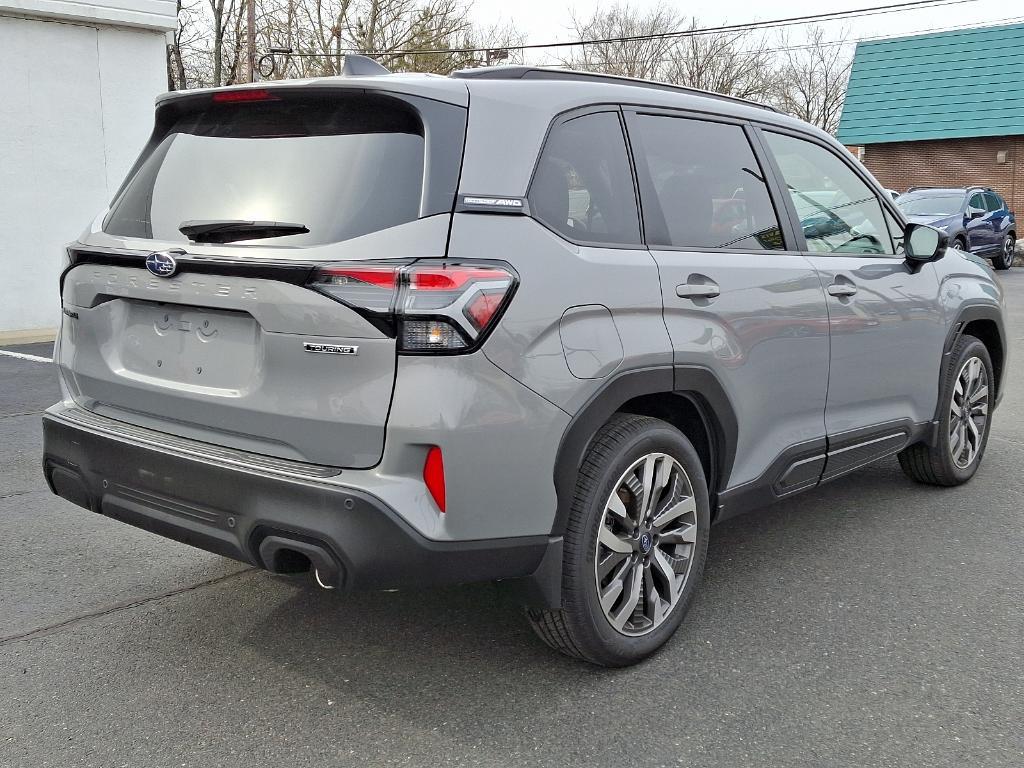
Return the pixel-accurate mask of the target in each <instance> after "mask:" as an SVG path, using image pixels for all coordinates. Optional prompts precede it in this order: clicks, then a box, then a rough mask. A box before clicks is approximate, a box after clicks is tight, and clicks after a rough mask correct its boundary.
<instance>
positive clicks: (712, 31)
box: [291, 0, 980, 57]
mask: <svg viewBox="0 0 1024 768" xmlns="http://www.w3.org/2000/svg"><path fill="white" fill-rule="evenodd" d="M977 2H980V0H908V1H907V2H901V3H892V4H889V5H876V6H871V7H868V8H851V9H849V10H846V11H832V12H831V13H815V14H807V15H803V16H789V17H786V18H781V19H770V20H766V21H751V22H747V23H744V24H722V25H719V26H716V27H698V28H695V29H679V30H675V31H672V32H655V33H651V34H645V35H628V36H622V37H605V38H597V39H590V40H567V41H560V42H552V43H524V44H521V45H502V46H498V47H500V48H502V49H503V50H507V51H530V50H538V49H542V48H545V49H547V48H570V47H579V46H587V45H602V44H608V43H632V42H642V41H645V40H661V39H670V38H683V37H697V36H701V35H716V34H722V33H728V32H749V31H754V30H758V29H772V28H777V27H789V26H797V25H802V24H812V23H815V22H824V21H838V20H840V19H852V18H860V17H863V16H880V15H884V14H889V13H904V12H907V11H913V10H922V9H927V8H939V7H942V6H947V5H966V4H970V3H977ZM495 47H496V46H493V45H491V46H481V47H477V48H432V49H408V50H391V51H372V52H364V51H361V50H360V49H358V48H342V49H341V52H343V53H362V55H364V56H416V55H428V54H434V55H439V54H455V53H484V52H486V51H488V50H492V49H494V48H495ZM291 55H292V56H324V57H329V56H336V55H337V49H336V50H335V51H333V52H331V53H292V54H291Z"/></svg>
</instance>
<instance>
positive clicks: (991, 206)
mask: <svg viewBox="0 0 1024 768" xmlns="http://www.w3.org/2000/svg"><path fill="white" fill-rule="evenodd" d="M985 208H986V209H987V210H989V211H993V212H994V211H1001V210H1002V209H1003V201H1002V200H1000V199H999V195H997V194H996V193H995V192H986V193H985Z"/></svg>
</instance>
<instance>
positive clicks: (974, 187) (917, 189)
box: [907, 184, 995, 192]
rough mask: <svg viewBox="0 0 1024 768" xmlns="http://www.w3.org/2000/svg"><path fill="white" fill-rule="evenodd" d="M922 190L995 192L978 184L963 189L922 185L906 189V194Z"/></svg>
mask: <svg viewBox="0 0 1024 768" xmlns="http://www.w3.org/2000/svg"><path fill="white" fill-rule="evenodd" d="M922 189H957V190H960V189H962V190H963V191H964V192H970V191H971V190H972V189H980V190H981V191H982V192H995V190H994V189H992V187H983V186H981V185H979V184H968V185H966V186H963V187H953V186H943V185H935V184H922V185H920V186H916V187H908V188H907V192H920V191H921V190H922Z"/></svg>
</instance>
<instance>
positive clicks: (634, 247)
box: [526, 103, 647, 251]
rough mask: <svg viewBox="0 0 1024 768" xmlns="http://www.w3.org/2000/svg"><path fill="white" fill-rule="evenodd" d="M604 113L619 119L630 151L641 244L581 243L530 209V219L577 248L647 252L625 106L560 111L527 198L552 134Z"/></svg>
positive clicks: (547, 134)
mask: <svg viewBox="0 0 1024 768" xmlns="http://www.w3.org/2000/svg"><path fill="white" fill-rule="evenodd" d="M604 113H613V114H614V115H615V116H616V117H617V118H618V120H619V129H620V130H621V131H622V142H623V146H624V147H625V150H626V158H627V162H628V164H629V172H630V175H631V177H632V181H633V204H634V206H635V207H636V217H637V223H638V224H639V232H640V242H639V243H609V242H606V241H603V240H602V241H594V240H580V239H577V238H571V237H566V235H565V233H564V232H558V231H556V230H554V229H552V228H551V227H549V226H548V225H547V224H545V223H544V222H543V221H541V220H540V219H539V218H538V217H537V215H536V214H535V213H534V211H533V208H532V207H530V211H529V214H528V215H529V217H530V218H531V219H533V220H534V221H535V222H537V223H538V224H540V225H541V226H542V227H544V229H546V230H547V231H548V232H550V233H551V234H553V235H555V237H558V238H559V239H561V240H564V241H565V242H567V243H572V244H573V245H578V246H580V247H582V248H608V249H612V250H619V251H646V250H647V245H646V238H645V236H644V219H643V213H642V211H641V210H640V192H639V189H638V187H637V174H636V166H635V165H634V161H633V152H632V148H631V146H630V143H629V133H628V132H627V131H626V124H625V119H624V116H623V114H622V107H621V106H620V105H619V104H616V103H599V104H588V105H586V106H583V107H574V108H573V109H569V110H566V111H565V112H560V113H558V114H557V115H555V116H554V118H552V120H551V122H550V123H548V128H547V130H546V131H545V132H544V140H543V141H542V142H541V145H540V150H539V151H538V152H537V157H536V159H535V160H534V163H533V171H531V173H530V181H529V183H528V184H527V186H526V199H527V201H529V199H530V192H531V191H532V190H533V181H534V179H535V178H536V176H537V171H538V169H539V168H540V161H541V158H543V157H544V150H545V149H547V146H548V140H549V139H550V138H551V134H552V133H553V132H554V131H555V129H556V128H558V127H559V126H562V125H564V124H565V123H568V122H569V121H571V120H576V119H578V118H581V117H586V116H587V115H596V114H604Z"/></svg>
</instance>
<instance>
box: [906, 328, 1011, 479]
mask: <svg viewBox="0 0 1024 768" xmlns="http://www.w3.org/2000/svg"><path fill="white" fill-rule="evenodd" d="M994 394H995V377H994V375H993V371H992V359H991V358H990V357H989V354H988V349H987V348H986V347H985V345H984V344H983V343H982V342H981V341H980V340H979V339H977V338H975V337H974V336H962V337H961V338H960V340H959V341H958V342H957V344H956V346H955V347H954V348H953V353H952V355H951V364H950V366H949V369H948V370H947V371H946V376H945V380H944V381H943V386H942V394H941V397H942V414H941V416H940V418H939V425H938V436H937V438H936V440H935V444H934V445H926V444H924V443H918V444H916V445H912V446H910V447H909V448H905V449H904V450H903V451H901V452H900V454H899V460H900V467H902V468H903V472H904V473H905V474H906V475H907V476H908V477H909V478H910V479H912V480H915V481H917V482H919V483H928V484H929V485H960V484H961V483H966V482H967V481H968V480H970V479H971V478H972V477H974V473H975V472H977V471H978V466H979V465H980V464H981V458H982V456H983V455H984V454H985V446H986V445H987V444H988V433H989V426H990V416H991V409H992V405H993V403H994V402H995V400H994Z"/></svg>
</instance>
